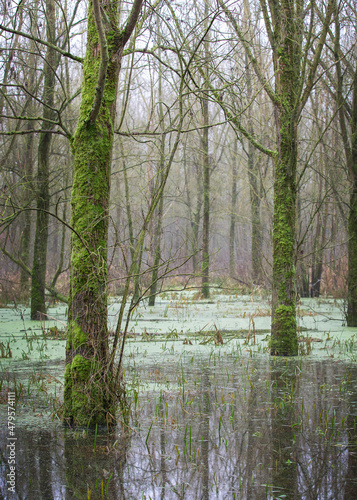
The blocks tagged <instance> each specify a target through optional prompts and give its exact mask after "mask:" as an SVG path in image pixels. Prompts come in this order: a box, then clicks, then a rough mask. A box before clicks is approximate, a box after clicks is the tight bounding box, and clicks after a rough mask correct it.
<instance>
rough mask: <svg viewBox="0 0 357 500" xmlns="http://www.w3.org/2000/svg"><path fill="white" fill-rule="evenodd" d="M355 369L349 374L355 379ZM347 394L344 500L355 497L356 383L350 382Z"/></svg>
mask: <svg viewBox="0 0 357 500" xmlns="http://www.w3.org/2000/svg"><path fill="white" fill-rule="evenodd" d="M356 377H357V371H356V369H354V373H353V372H352V374H351V380H356ZM348 394H349V400H350V404H349V408H348V409H349V411H348V416H347V422H346V425H347V436H348V468H347V473H346V480H345V481H346V483H345V484H346V486H345V493H344V497H343V498H344V500H350V499H351V498H357V450H356V442H357V434H356V422H355V418H356V417H355V415H356V413H357V390H356V385H355V384H351V386H350V391H349V392H348Z"/></svg>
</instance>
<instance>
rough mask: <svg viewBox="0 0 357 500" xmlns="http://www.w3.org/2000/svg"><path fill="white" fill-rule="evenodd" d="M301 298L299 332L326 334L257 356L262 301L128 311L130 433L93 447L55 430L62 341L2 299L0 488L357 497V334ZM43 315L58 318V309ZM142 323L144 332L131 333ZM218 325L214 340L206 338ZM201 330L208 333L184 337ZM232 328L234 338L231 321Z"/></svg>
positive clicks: (250, 499)
mask: <svg viewBox="0 0 357 500" xmlns="http://www.w3.org/2000/svg"><path fill="white" fill-rule="evenodd" d="M191 302H192V301H191ZM168 304H169V307H167V305H168ZM181 306H182V307H181ZM301 307H302V308H303V311H304V313H303V315H302V317H301V318H300V319H299V322H300V326H301V327H302V329H309V330H307V331H306V330H303V332H302V334H303V335H309V336H311V337H313V338H314V339H317V338H321V339H323V342H312V343H311V346H312V347H313V351H312V353H311V354H310V355H308V356H303V357H298V358H294V359H274V358H271V357H270V356H269V355H268V354H267V353H266V352H265V351H266V346H267V341H265V340H262V339H264V338H265V337H266V333H263V334H259V330H266V329H267V325H268V323H269V318H268V317H267V316H260V314H263V313H264V310H268V309H269V305H268V304H267V303H266V302H264V301H260V300H255V301H252V300H251V299H250V298H249V297H247V298H244V299H243V300H242V299H241V298H240V299H239V300H238V299H236V298H235V297H231V298H229V297H220V298H219V302H218V303H217V299H216V301H215V303H214V304H207V303H197V302H192V303H190V301H187V303H185V301H183V300H182V299H181V298H179V299H178V300H176V302H175V301H174V300H172V301H171V302H170V300H167V301H166V300H162V301H161V302H160V303H159V304H158V305H157V306H155V308H154V309H153V310H152V309H151V310H150V309H149V308H145V307H142V308H140V309H138V310H137V311H136V314H137V317H136V318H134V319H133V321H132V323H131V326H130V329H131V330H132V331H133V332H134V333H135V334H139V336H133V337H132V338H131V339H129V342H128V345H127V347H126V360H125V366H126V370H125V376H126V380H127V387H128V396H129V400H130V401H131V410H132V412H131V418H130V421H129V427H130V429H123V428H120V426H119V427H118V429H117V431H116V433H114V434H113V435H111V436H108V435H107V434H106V433H103V432H99V433H98V435H97V438H96V446H95V451H94V440H95V438H94V435H93V434H90V435H86V434H85V433H84V434H85V435H83V433H82V432H78V433H73V432H72V431H69V430H65V429H64V428H63V426H62V425H61V423H60V422H58V420H57V419H56V417H55V411H54V409H55V408H56V398H57V397H59V398H60V399H61V397H62V390H63V386H62V381H63V372H64V363H63V360H64V349H65V342H64V341H60V340H58V341H57V340H46V341H44V340H43V338H41V335H39V334H40V333H41V332H40V330H38V329H39V328H40V327H41V325H40V324H38V323H36V322H32V323H31V322H29V319H28V312H27V310H24V311H22V318H21V315H20V318H18V317H17V316H18V315H19V314H18V313H17V316H16V314H14V312H15V311H14V310H10V309H1V310H0V341H3V342H5V341H7V339H10V345H11V349H12V352H13V355H14V357H13V358H12V359H5V360H1V371H2V387H1V391H0V396H1V397H2V404H1V405H0V424H1V431H0V433H1V443H2V444H1V466H0V471H1V473H0V498H5V499H12V498H20V499H30V500H32V499H34V500H37V499H74V498H79V499H86V498H87V496H88V492H90V495H91V496H90V498H92V499H93V498H109V499H117V498H119V499H121V498H123V499H128V500H129V499H130V500H131V499H135V500H136V499H141V498H146V499H149V498H151V499H168V500H170V499H181V498H182V499H184V498H185V499H188V500H191V499H197V500H201V499H233V498H235V499H238V498H239V499H247V500H255V499H258V500H259V499H265V498H267V499H275V498H288V499H331V500H332V499H337V500H339V499H341V500H342V499H343V500H347V499H354V498H357V454H356V452H357V433H356V423H357V365H356V363H355V359H356V352H355V340H354V336H353V335H354V334H355V331H354V330H352V329H347V328H345V327H343V326H342V316H341V312H340V309H339V307H338V304H334V303H333V301H326V302H322V301H320V303H318V302H317V301H316V300H313V301H311V300H309V301H306V302H303V304H302V306H301ZM116 308H117V306H116V307H115V306H114V305H112V309H111V311H110V314H111V322H112V324H114V312H115V310H116ZM315 312H316V313H317V314H315ZM244 313H245V315H244ZM49 314H50V315H51V316H52V317H54V318H57V319H58V320H60V321H64V320H65V308H61V307H58V308H56V309H53V310H50V311H49ZM249 314H250V319H249ZM307 314H311V315H309V316H308V315H307ZM243 315H244V317H243ZM247 316H248V318H247ZM252 317H253V320H254V328H255V331H256V344H255V345H253V337H252V332H253V326H252V320H251V318H252ZM327 318H328V321H325V320H326V319H327ZM149 319H151V321H148V320H149ZM249 321H250V324H249ZM207 322H210V324H209V325H208V326H207V327H206V328H204V329H203V327H204V326H205V324H206V323H207ZM52 324H53V323H50V324H49V325H45V327H46V328H47V327H48V326H52ZM234 325H236V326H235V327H234ZM29 327H31V328H32V330H28V328H29ZM249 327H250V330H251V334H250V338H249V339H248V340H247V333H248V331H249ZM144 328H145V329H146V330H145V331H146V333H147V334H149V336H148V337H147V336H146V335H144V336H142V335H140V334H141V333H142V332H144ZM159 328H160V332H159ZM216 328H217V329H220V330H221V331H222V337H223V341H224V345H223V346H221V345H219V346H216V345H215V344H214V343H213V339H211V340H210V338H211V336H212V335H214V332H216ZM268 328H269V326H268ZM201 329H203V330H202V331H206V332H211V333H207V334H206V336H201V337H195V336H192V337H191V336H190V333H192V332H197V331H199V330H201ZM241 329H242V330H245V332H240V334H239V335H237V336H236V337H237V338H234V337H233V335H232V331H234V330H241ZM20 330H23V331H20ZM181 330H182V334H181V333H180V332H181ZM224 330H227V331H229V332H230V333H229V334H225V333H224ZM176 332H178V333H179V335H176ZM157 333H160V334H161V336H158V335H156V334H157ZM25 334H26V335H27V339H26V335H25ZM150 334H155V335H153V336H150ZM170 334H171V336H170V338H169V339H167V338H166V337H167V335H170ZM147 338H150V339H151V340H149V341H148V340H144V339H147ZM184 338H187V339H190V340H191V342H192V345H189V344H184V343H183V339H184ZM31 339H32V340H31ZM206 340H210V341H209V342H208V343H206V344H202V343H201V342H202V341H206ZM29 344H31V346H29ZM302 345H305V344H302ZM23 352H25V354H26V357H28V358H29V359H27V360H23V359H22V358H23V354H22V353H23ZM15 381H16V382H15ZM15 385H16V391H17V395H18V404H17V407H16V428H15V432H16V437H17V441H16V459H17V468H16V494H15V495H13V494H11V493H10V492H9V491H8V490H7V484H6V473H8V464H7V459H8V456H7V455H6V453H9V449H5V443H6V442H7V437H8V429H7V413H6V412H7V409H6V405H5V404H4V403H6V399H7V388H10V390H14V389H15ZM53 416H54V420H52V417H53ZM102 488H103V492H102ZM102 495H103V496H102ZM284 495H285V496H284Z"/></svg>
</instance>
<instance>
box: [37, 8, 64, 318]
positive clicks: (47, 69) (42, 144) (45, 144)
mask: <svg viewBox="0 0 357 500" xmlns="http://www.w3.org/2000/svg"><path fill="white" fill-rule="evenodd" d="M46 22H47V40H48V41H50V42H52V43H55V29H56V28H55V27H56V8H55V2H54V1H53V0H46ZM58 63H59V58H58V56H57V53H56V51H55V50H54V49H52V48H51V47H47V51H46V58H45V64H44V91H43V102H44V108H43V121H42V125H41V128H42V130H52V129H53V124H51V123H50V122H48V121H47V119H50V120H53V118H54V114H53V111H52V109H51V108H53V105H54V99H55V83H56V66H58ZM50 147H51V133H50V132H42V133H41V134H40V138H39V145H38V167H37V178H36V185H35V189H36V199H37V211H36V232H35V242H34V255H33V266H32V283H31V319H39V318H40V317H41V313H45V312H46V304H45V283H46V266H47V240H48V210H49V206H50V192H49V161H50Z"/></svg>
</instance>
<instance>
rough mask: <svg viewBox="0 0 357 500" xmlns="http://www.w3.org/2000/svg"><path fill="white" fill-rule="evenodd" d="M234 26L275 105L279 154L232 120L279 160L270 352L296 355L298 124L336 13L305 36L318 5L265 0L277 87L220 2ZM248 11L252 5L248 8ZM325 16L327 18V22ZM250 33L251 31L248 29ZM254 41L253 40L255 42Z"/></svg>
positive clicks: (327, 12) (262, 3) (330, 7)
mask: <svg viewBox="0 0 357 500" xmlns="http://www.w3.org/2000/svg"><path fill="white" fill-rule="evenodd" d="M218 2H219V4H220V6H221V7H222V9H223V11H224V12H225V13H226V15H227V17H228V19H229V20H230V22H231V25H232V26H233V28H234V30H235V33H236V34H237V36H238V39H239V40H240V42H241V43H242V46H243V47H244V50H245V53H246V55H247V58H248V60H249V63H250V64H251V65H252V67H253V69H254V72H255V76H256V78H257V80H258V82H259V84H260V85H261V86H262V87H263V88H264V90H265V92H266V93H267V95H268V96H269V98H270V100H271V101H272V103H273V106H274V113H275V121H276V132H277V148H278V150H277V152H272V151H270V150H267V149H266V148H264V147H262V145H261V144H259V142H257V141H256V139H255V138H254V136H252V135H251V134H249V133H248V131H244V129H243V128H242V126H241V124H240V123H239V122H238V121H237V120H235V119H234V117H232V119H233V122H234V124H235V126H237V127H238V129H239V130H241V131H242V132H243V131H244V134H245V136H246V137H247V138H248V139H249V140H250V141H251V142H252V143H253V144H254V145H255V146H256V147H257V148H258V149H260V150H261V151H264V152H266V153H267V154H269V155H270V156H273V157H274V158H275V173H274V216H273V285H272V327H271V353H272V354H273V355H281V356H287V355H296V354H297V352H298V342H297V331H296V291H295V261H296V248H295V246H296V245H295V224H296V193H297V185H296V183H297V179H296V170H297V156H298V143H297V139H298V130H297V129H298V123H299V120H300V117H301V112H302V110H303V109H304V107H305V104H306V102H307V100H308V98H309V96H310V94H311V91H312V89H313V87H314V83H315V76H316V71H317V68H318V65H319V62H320V57H321V53H322V50H323V47H324V45H325V41H326V36H327V33H328V29H329V26H330V22H331V16H332V13H333V10H334V0H329V2H328V4H327V6H326V7H325V10H324V13H323V14H322V13H321V18H322V22H321V30H320V33H319V35H318V36H316V34H315V32H314V29H315V26H314V24H313V23H310V24H309V26H310V27H309V30H310V31H309V32H308V33H305V23H306V22H307V19H308V17H309V16H312V15H313V9H314V8H315V5H314V2H310V3H308V2H305V1H295V0H292V1H290V0H269V1H266V0H260V6H261V12H262V15H263V18H264V23H265V27H266V33H267V38H268V40H269V44H270V47H271V50H272V56H273V65H274V81H275V88H273V87H272V86H271V84H270V81H271V75H267V74H265V73H264V69H263V67H262V66H260V64H259V61H258V59H257V58H256V56H255V51H254V49H253V47H252V44H251V42H250V41H249V36H248V35H249V33H248V35H247V34H246V31H245V28H244V29H241V27H240V25H239V24H238V22H237V19H236V16H235V15H234V14H233V13H232V12H231V11H230V10H229V9H228V8H227V5H226V4H225V2H224V1H223V0H218ZM246 5H247V8H249V4H248V2H247V3H246ZM322 16H324V17H322ZM248 31H249V30H248ZM253 39H254V37H253Z"/></svg>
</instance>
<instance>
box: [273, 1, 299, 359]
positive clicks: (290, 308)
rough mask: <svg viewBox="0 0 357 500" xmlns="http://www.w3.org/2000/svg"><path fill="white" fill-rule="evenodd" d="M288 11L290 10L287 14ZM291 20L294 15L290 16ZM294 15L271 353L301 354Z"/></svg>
mask: <svg viewBox="0 0 357 500" xmlns="http://www.w3.org/2000/svg"><path fill="white" fill-rule="evenodd" d="M288 10H289V9H287V11H288ZM291 16H292V17H291ZM297 22H298V21H297V20H295V19H294V14H293V13H292V12H290V13H289V12H286V13H285V15H284V21H283V22H282V25H283V26H282V30H283V33H284V35H283V36H282V40H281V43H280V47H279V51H280V54H281V55H280V57H279V59H278V62H277V67H278V71H279V74H278V76H277V78H278V82H277V83H278V84H277V87H278V102H276V103H275V116H276V129H277V144H278V156H277V158H276V161H275V177H274V216H273V289H272V326H271V337H272V338H271V352H272V354H274V355H280V356H289V355H297V354H298V341H297V331H296V292H295V224H296V170H297V123H298V122H297V117H296V104H297V103H296V91H297V88H298V86H299V83H300V75H299V62H298V61H297V57H298V56H299V48H298V47H296V42H295V39H296V38H297V33H296V23H297Z"/></svg>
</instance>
